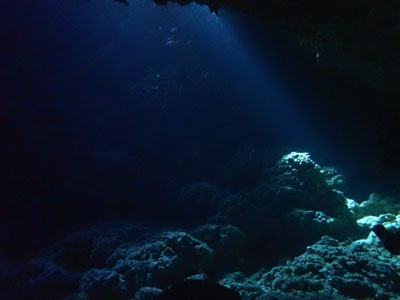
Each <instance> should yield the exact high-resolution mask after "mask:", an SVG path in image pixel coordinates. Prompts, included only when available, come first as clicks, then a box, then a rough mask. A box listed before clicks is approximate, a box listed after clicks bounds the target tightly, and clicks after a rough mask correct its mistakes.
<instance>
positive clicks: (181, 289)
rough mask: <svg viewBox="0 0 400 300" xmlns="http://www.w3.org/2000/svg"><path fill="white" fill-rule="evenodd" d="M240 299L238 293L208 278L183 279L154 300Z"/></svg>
mask: <svg viewBox="0 0 400 300" xmlns="http://www.w3.org/2000/svg"><path fill="white" fill-rule="evenodd" d="M187 299H190V300H241V299H242V298H241V297H240V295H239V293H238V292H236V291H234V290H231V289H229V288H227V287H225V286H222V285H220V284H218V283H214V282H211V281H208V280H185V281H184V282H183V283H179V284H177V285H174V286H172V287H171V288H170V289H169V290H167V291H165V292H163V293H162V294H161V295H159V296H158V297H157V298H156V300H187Z"/></svg>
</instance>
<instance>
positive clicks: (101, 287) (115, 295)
mask: <svg viewBox="0 0 400 300" xmlns="http://www.w3.org/2000/svg"><path fill="white" fill-rule="evenodd" d="M80 289H81V291H82V292H83V293H85V294H86V295H87V297H88V299H90V300H113V299H115V300H123V299H128V296H129V294H128V290H127V286H126V283H125V280H124V278H123V277H122V276H121V275H120V274H118V273H117V272H115V271H111V270H104V269H91V270H90V271H87V272H86V273H85V274H84V275H83V276H82V278H81V283H80Z"/></svg>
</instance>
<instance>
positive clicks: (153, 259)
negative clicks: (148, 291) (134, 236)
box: [107, 232, 214, 291]
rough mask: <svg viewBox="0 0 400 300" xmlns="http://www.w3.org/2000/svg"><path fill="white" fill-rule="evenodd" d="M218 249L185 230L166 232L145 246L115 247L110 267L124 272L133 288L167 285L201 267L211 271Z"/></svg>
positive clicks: (131, 289)
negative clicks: (213, 248)
mask: <svg viewBox="0 0 400 300" xmlns="http://www.w3.org/2000/svg"><path fill="white" fill-rule="evenodd" d="M213 259H214V250H212V249H211V248H209V247H208V246H207V244H205V243H204V242H202V241H200V240H197V239H195V238H194V237H192V236H191V235H189V234H187V233H185V232H165V233H163V234H162V235H161V236H160V237H159V239H157V240H156V241H154V242H152V243H147V244H144V245H141V246H137V245H131V246H129V245H128V246H126V247H123V248H119V249H117V250H115V252H114V253H113V254H112V255H111V256H110V257H109V259H108V260H107V266H108V268H110V269H112V270H114V271H116V272H118V273H119V274H121V275H123V276H124V278H125V280H126V282H127V285H128V288H129V290H130V291H136V290H137V289H139V288H141V287H143V286H157V287H167V286H168V284H170V283H171V282H174V281H177V280H183V279H184V278H185V277H186V276H188V275H190V274H196V273H198V271H199V270H207V269H208V268H209V267H210V265H211V263H212V261H213Z"/></svg>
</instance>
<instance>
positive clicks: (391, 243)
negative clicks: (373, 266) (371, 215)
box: [372, 224, 400, 255]
mask: <svg viewBox="0 0 400 300" xmlns="http://www.w3.org/2000/svg"><path fill="white" fill-rule="evenodd" d="M372 231H373V232H374V233H375V234H376V235H377V236H378V238H379V239H380V240H381V242H382V244H383V246H384V247H385V249H386V250H387V251H389V252H390V253H392V254H395V255H398V254H400V231H397V232H396V233H393V232H391V231H390V230H387V229H386V228H385V226H383V225H380V224H379V225H375V226H374V227H372Z"/></svg>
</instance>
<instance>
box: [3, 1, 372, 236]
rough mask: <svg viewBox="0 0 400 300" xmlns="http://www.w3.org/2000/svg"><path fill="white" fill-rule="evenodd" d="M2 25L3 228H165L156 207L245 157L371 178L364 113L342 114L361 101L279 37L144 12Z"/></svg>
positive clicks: (224, 15) (26, 11) (119, 9)
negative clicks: (310, 163)
mask: <svg viewBox="0 0 400 300" xmlns="http://www.w3.org/2000/svg"><path fill="white" fill-rule="evenodd" d="M0 15H1V19H0V22H1V26H0V34H1V40H2V41H3V42H2V46H1V50H2V53H3V54H2V56H1V65H2V70H3V71H2V72H1V81H2V82H3V83H4V85H3V88H2V90H1V94H2V95H1V98H2V100H1V112H0V115H1V118H2V123H3V125H2V131H3V138H4V139H3V141H2V142H1V146H2V157H3V159H4V163H5V166H6V167H5V168H4V169H3V170H6V172H7V174H6V176H4V177H3V178H5V180H4V182H3V183H4V184H5V188H4V189H3V192H4V197H3V198H4V199H5V200H4V201H3V204H2V206H3V209H2V210H1V211H2V212H1V215H0V217H1V219H2V220H3V223H4V224H12V225H11V226H14V227H15V228H16V229H17V230H18V229H19V230H21V231H28V232H29V230H32V234H26V236H27V239H28V240H29V239H32V240H34V241H35V242H37V241H38V240H40V238H42V237H43V239H45V237H47V236H57V234H59V232H62V231H63V230H64V229H65V230H71V228H78V227H79V226H81V224H82V223H84V224H87V223H93V222H95V221H98V220H104V219H110V218H119V217H126V216H131V215H133V216H136V217H148V216H149V215H153V216H155V215H157V218H159V219H162V218H164V219H168V213H163V211H161V212H160V210H157V209H155V207H156V208H157V207H159V208H165V207H168V199H170V197H172V196H171V195H173V193H174V192H175V191H176V189H177V188H178V187H179V186H180V185H182V184H185V183H190V182H194V181H200V180H204V181H209V182H218V176H219V171H220V169H221V167H222V166H223V165H224V164H225V163H226V162H227V161H229V159H230V158H231V157H232V156H233V155H234V154H235V153H237V152H238V151H240V150H242V149H249V148H267V149H269V150H270V151H272V152H274V153H275V154H277V155H278V154H283V153H286V152H287V151H292V150H296V151H310V152H311V153H312V154H313V157H314V158H316V160H318V159H319V161H320V162H321V163H323V162H329V163H331V164H335V165H337V166H339V167H342V168H343V170H346V171H347V172H348V173H349V174H351V172H354V173H355V174H360V173H364V174H366V175H365V176H367V177H368V172H364V171H365V170H367V169H370V168H371V167H370V166H367V167H366V166H365V164H360V163H361V162H362V161H363V159H364V158H365V157H372V158H371V161H370V162H371V164H373V158H374V156H373V151H372V150H370V149H368V148H367V147H366V146H365V145H367V141H368V136H367V135H366V134H365V132H363V130H362V129H360V128H362V122H361V121H360V122H357V121H355V120H354V119H355V117H354V116H355V115H356V114H357V109H356V108H354V107H351V106H349V107H348V111H345V110H342V108H343V106H339V107H337V108H335V97H338V98H339V97H340V98H341V103H343V101H344V100H343V99H344V98H346V97H349V98H352V97H356V96H355V95H354V94H353V92H354V91H350V90H348V89H342V82H341V81H340V78H339V79H338V78H334V77H326V78H325V77H323V76H322V75H323V74H325V73H323V72H321V73H319V72H318V71H316V70H318V68H319V65H318V61H317V59H316V57H315V56H314V55H313V54H310V53H306V52H304V51H303V50H301V49H299V48H298V47H297V46H296V45H295V44H293V43H292V42H290V41H289V40H288V39H286V38H282V37H281V36H280V34H279V33H277V32H276V31H274V30H273V29H272V28H271V29H269V28H266V27H263V28H262V30H261V29H256V28H258V25H259V24H257V22H255V21H249V20H247V19H246V18H245V17H244V16H241V15H240V14H234V13H229V12H221V13H220V14H219V15H217V14H215V13H211V12H210V11H209V10H208V8H207V7H204V6H203V7H202V6H199V5H196V4H191V5H189V6H185V7H181V6H179V5H175V4H168V5H167V6H156V5H155V4H153V3H152V1H148V0H138V1H132V3H131V5H130V6H128V7H126V6H124V5H121V4H120V3H116V2H114V1H110V0H96V1H50V0H46V1H40V2H37V1H25V0H24V1H18V3H16V2H15V1H9V0H3V1H2V4H0ZM321 74H322V75H321ZM321 76H322V77H321ZM358 96H359V97H361V96H360V95H358ZM353 110H354V111H353ZM358 180H360V181H361V179H357V178H354V179H353V181H354V182H355V183H357V181H358ZM360 186H362V185H360ZM374 191H376V190H374ZM358 192H359V193H365V194H367V193H369V192H371V191H370V190H368V191H366V190H363V189H362V188H361V187H359V189H358ZM155 211H156V212H155ZM154 214H155V215H154ZM166 214H167V215H166ZM21 220H23V221H21ZM16 224H18V225H16ZM48 224H54V226H48ZM37 232H40V234H39V237H38V234H37Z"/></svg>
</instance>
